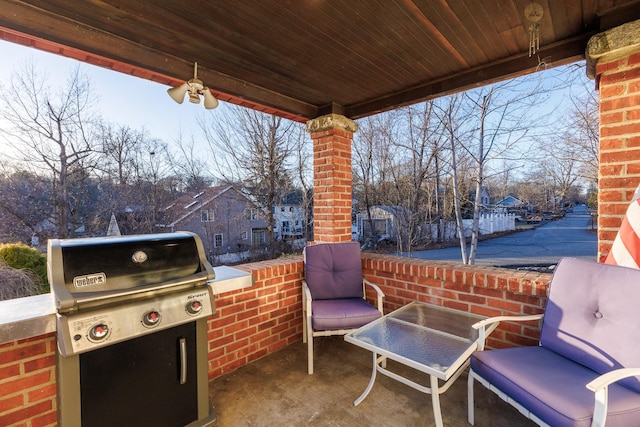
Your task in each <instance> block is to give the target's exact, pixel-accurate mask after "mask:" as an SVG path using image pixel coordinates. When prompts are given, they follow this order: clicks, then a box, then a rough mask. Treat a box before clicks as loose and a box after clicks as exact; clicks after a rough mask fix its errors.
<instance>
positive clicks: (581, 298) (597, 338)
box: [540, 258, 640, 392]
mask: <svg viewBox="0 0 640 427" xmlns="http://www.w3.org/2000/svg"><path fill="white" fill-rule="evenodd" d="M549 289H550V290H549V299H548V302H547V307H546V308H545V314H544V320H543V324H542V331H541V336H540V345H541V346H543V347H546V348H548V349H550V350H552V351H554V352H556V353H558V354H561V355H563V356H565V357H567V358H569V359H571V360H573V361H575V362H577V363H580V364H582V365H584V366H586V367H588V368H590V369H592V370H594V371H596V372H597V373H600V374H603V373H606V372H609V371H611V370H613V369H617V368H623V367H625V368H629V367H640V345H638V343H640V315H639V314H640V270H638V269H631V268H626V267H619V266H615V265H609V264H601V263H597V262H592V261H585V260H579V259H572V258H565V259H563V260H562V261H561V262H560V263H559V264H558V266H557V268H556V271H555V273H554V275H553V278H552V280H551V283H550V288H549ZM620 384H623V385H625V386H627V387H630V388H632V389H633V390H636V391H638V392H640V381H639V380H638V379H637V378H636V377H632V378H628V379H625V380H623V381H621V382H620Z"/></svg>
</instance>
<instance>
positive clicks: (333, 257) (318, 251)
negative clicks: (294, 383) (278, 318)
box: [302, 242, 384, 375]
mask: <svg viewBox="0 0 640 427" xmlns="http://www.w3.org/2000/svg"><path fill="white" fill-rule="evenodd" d="M304 274H305V278H304V280H303V281H302V316H303V319H304V325H303V330H302V336H303V342H306V343H307V352H308V355H307V357H308V372H309V375H311V374H313V337H320V336H330V335H344V334H346V333H348V332H351V331H353V330H355V329H357V328H359V327H361V326H363V325H366V324H367V323H369V322H371V321H373V320H375V319H377V318H379V317H380V316H382V314H383V312H382V299H383V298H384V294H383V293H382V291H381V290H380V288H378V287H377V286H376V285H374V284H372V283H370V282H368V281H366V280H364V279H363V277H362V259H361V257H360V245H359V244H358V242H347V243H321V244H317V245H312V246H307V247H306V248H305V249H304ZM365 285H367V286H369V287H371V288H372V289H374V290H375V292H376V294H377V301H376V302H377V304H376V305H377V307H374V306H373V305H371V304H369V303H368V302H367V301H366V299H365V296H366V295H365V290H364V289H365V288H364V286H365Z"/></svg>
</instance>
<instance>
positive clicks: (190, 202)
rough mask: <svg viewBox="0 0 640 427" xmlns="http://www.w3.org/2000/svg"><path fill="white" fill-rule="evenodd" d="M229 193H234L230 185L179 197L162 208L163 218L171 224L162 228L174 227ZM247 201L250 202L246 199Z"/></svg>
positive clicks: (240, 193)
mask: <svg viewBox="0 0 640 427" xmlns="http://www.w3.org/2000/svg"><path fill="white" fill-rule="evenodd" d="M229 191H235V189H234V188H233V186H232V185H220V186H216V187H209V188H205V189H203V190H198V191H191V192H189V193H187V194H185V195H183V196H181V197H179V198H178V199H176V200H174V201H173V202H171V203H170V204H169V205H167V206H166V207H165V208H164V210H163V211H164V214H165V218H167V219H169V220H171V222H170V223H169V224H162V226H164V227H173V226H175V225H176V224H177V223H179V222H181V221H183V220H184V219H186V218H188V217H190V216H191V215H193V214H195V213H197V212H199V211H200V210H201V209H202V208H204V207H206V206H207V205H209V203H211V202H212V201H214V200H216V199H217V198H219V197H220V196H222V195H223V194H225V193H227V192H229ZM236 193H237V194H239V195H241V196H243V197H245V198H247V197H246V196H245V195H244V194H243V193H242V192H240V191H236ZM247 200H248V201H250V200H249V199H248V198H247Z"/></svg>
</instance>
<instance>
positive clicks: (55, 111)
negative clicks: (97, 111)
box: [0, 63, 95, 237]
mask: <svg viewBox="0 0 640 427" xmlns="http://www.w3.org/2000/svg"><path fill="white" fill-rule="evenodd" d="M46 82H47V76H46V75H43V74H40V73H39V72H38V70H37V68H36V66H35V64H34V63H27V64H25V65H24V66H23V67H22V69H21V70H19V71H18V72H15V73H14V74H13V75H12V76H11V79H10V84H9V85H8V86H6V87H3V88H2V90H1V91H0V92H1V95H0V101H1V102H2V106H1V108H0V116H1V117H2V118H3V119H4V120H5V121H6V122H7V123H10V124H11V126H10V127H9V128H8V129H5V130H4V131H3V136H4V138H5V140H6V141H7V143H8V144H9V145H10V146H11V147H13V155H14V156H15V157H16V159H17V160H19V161H21V162H23V164H28V165H30V166H31V167H33V168H34V170H37V171H40V172H45V173H47V174H48V175H49V177H50V178H51V180H52V183H53V184H52V187H53V191H52V194H54V212H55V217H54V221H55V224H56V229H57V234H58V236H59V237H69V236H72V235H73V233H74V230H75V226H76V224H74V223H73V221H72V217H73V213H74V206H73V201H72V194H71V193H70V191H71V190H70V186H71V180H72V179H73V178H74V174H76V175H77V174H81V175H83V176H87V172H90V170H91V169H92V168H93V167H94V166H95V164H94V154H95V151H94V146H95V141H94V127H93V124H94V109H93V105H92V102H93V101H94V93H93V92H92V91H91V87H90V84H89V80H88V78H87V76H86V75H85V74H83V73H82V72H81V69H80V68H79V67H76V68H75V69H74V70H73V71H72V72H71V73H70V75H69V77H68V80H67V84H66V86H65V87H64V88H63V89H61V90H54V89H51V88H49V87H47V86H46ZM75 179H76V182H77V181H78V180H79V179H82V176H79V175H78V176H76V177H75Z"/></svg>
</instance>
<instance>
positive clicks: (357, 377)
mask: <svg viewBox="0 0 640 427" xmlns="http://www.w3.org/2000/svg"><path fill="white" fill-rule="evenodd" d="M306 348H307V347H306V344H303V343H302V341H300V342H297V343H295V344H292V345H290V346H288V347H285V348H283V349H281V350H279V351H277V352H275V353H273V354H271V355H269V356H267V357H265V358H263V359H260V360H258V361H256V362H253V363H250V364H248V365H246V366H243V367H242V368H240V369H238V370H236V371H234V372H231V373H229V374H227V375H224V376H222V377H219V378H217V379H215V380H213V381H211V382H210V384H209V395H210V398H211V402H212V404H213V406H214V409H215V412H216V414H217V422H216V426H217V427H239V426H345V427H347V426H349V427H351V426H368V427H369V426H370V427H374V426H407V427H410V426H433V425H434V421H433V411H432V407H431V396H430V395H427V394H423V393H420V392H418V391H417V390H414V389H412V388H410V387H408V386H406V385H404V384H401V383H399V382H397V381H395V380H393V379H391V378H387V377H385V376H383V375H378V377H377V379H376V383H375V385H374V386H373V389H372V390H371V393H369V396H367V398H366V399H365V400H364V401H363V402H362V403H361V404H360V405H358V406H353V401H354V400H355V399H356V398H357V397H358V396H360V394H361V393H362V392H363V391H364V389H365V387H366V386H367V383H368V382H369V378H370V376H371V367H372V363H373V361H372V356H371V353H369V352H367V351H366V350H363V349H361V348H359V347H356V346H354V345H352V344H349V343H347V342H345V341H344V339H343V337H340V336H333V337H325V338H319V339H316V340H315V346H314V350H315V355H316V358H315V365H314V371H315V373H314V374H313V375H307V351H306ZM387 367H388V368H390V369H392V370H394V371H396V372H398V373H403V374H404V375H411V378H412V379H413V380H414V381H417V382H419V383H421V384H424V385H428V376H427V375H426V374H423V373H421V372H418V371H414V370H412V369H410V368H407V367H404V366H401V365H398V364H396V363H395V362H393V361H389V362H388V365H387ZM440 406H441V408H442V417H443V421H444V425H445V426H456V427H457V426H467V425H469V424H468V423H467V376H466V374H463V375H462V376H461V377H460V378H459V379H458V380H457V382H456V383H455V384H453V386H452V387H451V388H450V389H449V390H448V391H447V392H446V393H444V394H442V395H441V396H440ZM475 406H476V415H475V416H476V424H475V425H476V426H479V427H486V426H492V427H513V426H534V425H535V424H534V423H532V422H531V421H529V420H527V419H526V418H525V417H523V416H522V415H521V414H520V413H518V411H517V410H516V409H514V408H513V407H511V406H510V405H509V404H507V403H505V402H503V401H502V400H501V399H500V398H499V397H497V396H496V395H495V394H494V393H492V392H489V391H487V390H486V389H485V388H484V387H483V386H482V385H480V384H477V383H476V386H475Z"/></svg>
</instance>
